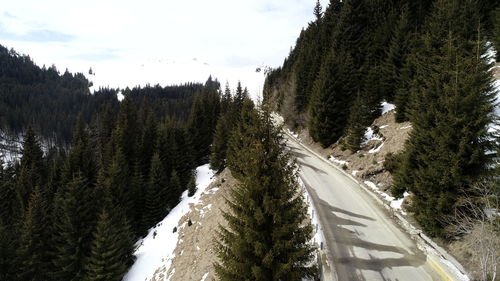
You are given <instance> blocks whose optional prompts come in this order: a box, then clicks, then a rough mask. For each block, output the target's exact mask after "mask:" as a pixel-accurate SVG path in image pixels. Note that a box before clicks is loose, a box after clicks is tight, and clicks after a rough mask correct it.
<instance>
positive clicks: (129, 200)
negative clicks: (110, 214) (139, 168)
mask: <svg viewBox="0 0 500 281" xmlns="http://www.w3.org/2000/svg"><path fill="white" fill-rule="evenodd" d="M132 173H133V172H132V171H130V168H129V167H128V163H127V160H126V158H125V154H124V153H123V152H122V150H121V148H118V149H117V151H116V154H115V157H114V158H113V162H112V163H111V166H110V168H109V171H108V177H109V178H108V180H109V183H108V184H109V189H110V192H111V194H112V195H113V202H114V204H116V205H118V206H120V207H121V208H122V209H123V211H124V212H125V214H126V215H127V217H128V218H133V217H134V214H135V211H136V210H134V198H133V190H132V187H133V186H132V185H131V176H132Z"/></svg>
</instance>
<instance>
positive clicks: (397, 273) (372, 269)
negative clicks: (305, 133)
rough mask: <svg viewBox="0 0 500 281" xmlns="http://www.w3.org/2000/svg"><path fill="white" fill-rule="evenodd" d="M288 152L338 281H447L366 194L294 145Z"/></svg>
mask: <svg viewBox="0 0 500 281" xmlns="http://www.w3.org/2000/svg"><path fill="white" fill-rule="evenodd" d="M288 146H289V147H290V148H291V149H292V152H293V153H294V154H295V156H296V157H297V162H298V164H299V167H300V176H301V178H302V179H303V181H304V183H305V184H306V187H307V188H308V191H309V194H310V195H311V198H312V200H313V203H314V205H315V208H316V210H317V212H318V215H319V220H320V223H321V224H322V227H323V232H324V235H325V239H326V244H327V245H326V247H327V255H328V260H329V261H330V262H332V261H333V265H334V268H335V271H336V276H337V280H339V281H356V280H366V281H372V280H373V281H375V280H387V281H389V280H391V281H396V280H399V281H425V280H442V279H441V278H440V276H439V275H438V274H437V273H436V272H435V271H434V270H433V269H432V268H431V267H430V266H429V264H428V263H426V256H425V255H424V254H423V253H422V252H421V251H420V250H418V249H417V247H416V244H415V243H414V241H413V240H411V239H410V237H409V235H408V234H407V233H405V232H404V231H403V230H401V229H400V228H399V227H398V226H397V224H396V223H395V222H394V221H393V219H392V218H391V217H390V214H389V212H387V211H386V210H385V209H383V208H382V207H381V206H380V205H379V203H377V202H376V201H375V200H374V199H373V198H371V197H370V196H369V195H368V194H367V193H366V191H364V190H362V189H361V188H360V187H359V186H357V184H356V183H355V182H353V181H352V180H351V179H349V178H348V177H347V176H345V175H344V174H342V173H341V172H340V171H338V170H337V169H335V168H333V167H331V166H329V165H328V164H327V163H325V162H324V161H322V160H320V159H319V158H318V157H317V156H315V155H313V154H311V153H310V152H308V151H307V150H305V149H304V148H303V147H301V146H300V145H299V144H297V143H296V142H295V141H291V140H289V141H288Z"/></svg>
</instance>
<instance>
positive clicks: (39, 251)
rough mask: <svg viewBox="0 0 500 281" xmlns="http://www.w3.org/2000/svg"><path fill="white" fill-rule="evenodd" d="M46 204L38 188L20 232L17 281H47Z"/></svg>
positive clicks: (34, 192) (34, 191)
mask: <svg viewBox="0 0 500 281" xmlns="http://www.w3.org/2000/svg"><path fill="white" fill-rule="evenodd" d="M46 220H47V209H46V202H45V201H44V198H43V196H42V193H41V191H40V189H39V188H35V189H34V190H33V192H32V194H31V197H30V200H29V204H28V207H27V209H26V212H25V214H24V217H23V222H22V225H21V230H20V232H19V233H20V237H19V247H18V248H17V259H18V264H19V268H17V271H18V276H17V278H18V280H20V281H24V280H26V281H36V280H40V281H43V280H47V273H48V266H49V264H48V262H49V260H48V254H47V253H48V232H47V227H46V225H45V223H46Z"/></svg>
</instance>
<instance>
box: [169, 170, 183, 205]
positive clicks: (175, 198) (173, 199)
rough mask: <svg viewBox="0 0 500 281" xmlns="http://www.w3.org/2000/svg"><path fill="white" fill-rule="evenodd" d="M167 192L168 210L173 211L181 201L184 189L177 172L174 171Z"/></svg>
mask: <svg viewBox="0 0 500 281" xmlns="http://www.w3.org/2000/svg"><path fill="white" fill-rule="evenodd" d="M166 192H167V202H168V208H169V209H173V208H175V206H177V204H179V202H180V200H181V195H182V192H183V189H182V187H181V180H180V179H179V174H178V173H177V171H176V170H173V171H172V174H171V175H170V179H169V183H168V189H167V190H166Z"/></svg>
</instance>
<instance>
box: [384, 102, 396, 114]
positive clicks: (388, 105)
mask: <svg viewBox="0 0 500 281" xmlns="http://www.w3.org/2000/svg"><path fill="white" fill-rule="evenodd" d="M381 105H382V115H384V114H386V113H387V112H389V111H391V110H394V109H396V105H394V104H392V103H388V102H386V101H384V102H382V104H381Z"/></svg>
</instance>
